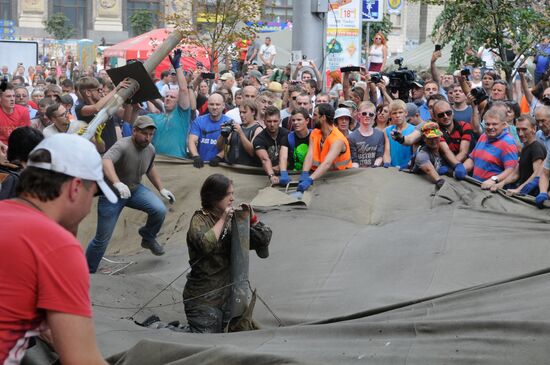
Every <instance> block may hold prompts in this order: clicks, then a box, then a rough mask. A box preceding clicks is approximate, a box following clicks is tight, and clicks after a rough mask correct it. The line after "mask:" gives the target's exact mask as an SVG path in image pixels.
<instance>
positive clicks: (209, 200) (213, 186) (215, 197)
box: [201, 174, 233, 209]
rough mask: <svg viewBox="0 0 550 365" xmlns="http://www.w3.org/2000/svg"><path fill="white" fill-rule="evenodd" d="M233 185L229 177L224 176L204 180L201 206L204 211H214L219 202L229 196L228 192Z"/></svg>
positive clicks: (215, 175) (211, 176) (213, 176)
mask: <svg viewBox="0 0 550 365" xmlns="http://www.w3.org/2000/svg"><path fill="white" fill-rule="evenodd" d="M232 184H233V181H231V180H230V179H229V178H228V177H226V176H224V175H222V174H213V175H210V176H208V177H207V178H206V180H204V183H203V184H202V187H201V205H202V207H203V208H204V209H212V208H214V206H215V205H216V203H217V202H219V201H221V200H222V199H223V198H225V196H226V195H227V190H228V189H229V187H230V186H231V185H232Z"/></svg>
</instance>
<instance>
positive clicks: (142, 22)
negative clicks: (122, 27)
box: [130, 10, 153, 35]
mask: <svg viewBox="0 0 550 365" xmlns="http://www.w3.org/2000/svg"><path fill="white" fill-rule="evenodd" d="M130 26H131V27H132V31H133V32H134V34H135V35H140V34H143V33H145V32H148V31H150V30H151V29H153V14H151V12H150V11H149V10H136V11H135V12H134V13H133V14H132V16H131V17H130Z"/></svg>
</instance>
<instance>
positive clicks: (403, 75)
mask: <svg viewBox="0 0 550 365" xmlns="http://www.w3.org/2000/svg"><path fill="white" fill-rule="evenodd" d="M394 63H395V64H396V65H397V66H398V69H397V71H393V72H390V73H389V74H388V75H387V76H388V78H389V79H390V83H389V85H388V87H389V89H390V91H391V92H392V93H398V95H399V99H401V100H403V101H404V102H408V101H409V92H410V90H411V88H412V87H413V83H414V80H416V73H415V72H414V71H411V70H409V69H408V68H407V67H403V57H398V58H396V59H395V60H394Z"/></svg>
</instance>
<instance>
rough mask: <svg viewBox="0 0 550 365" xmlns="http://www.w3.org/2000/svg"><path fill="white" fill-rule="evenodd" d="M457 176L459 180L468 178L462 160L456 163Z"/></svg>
mask: <svg viewBox="0 0 550 365" xmlns="http://www.w3.org/2000/svg"><path fill="white" fill-rule="evenodd" d="M455 178H456V179H457V180H464V178H466V169H465V168H464V165H463V164H462V163H460V162H459V163H457V164H456V165H455Z"/></svg>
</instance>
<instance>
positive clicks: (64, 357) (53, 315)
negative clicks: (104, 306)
mask: <svg viewBox="0 0 550 365" xmlns="http://www.w3.org/2000/svg"><path fill="white" fill-rule="evenodd" d="M46 320H47V322H48V326H49V327H50V329H51V331H52V336H53V342H54V346H55V350H56V352H57V353H58V354H59V357H60V359H61V362H62V363H63V364H64V365H73V364H74V365H96V364H97V365H99V364H101V365H106V364H107V363H106V362H105V361H104V360H103V357H102V356H101V353H100V352H99V349H98V348H97V343H96V339H95V333H94V332H95V331H94V323H93V321H92V319H91V318H86V317H82V316H77V315H73V314H67V313H61V312H54V311H47V312H46Z"/></svg>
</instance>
